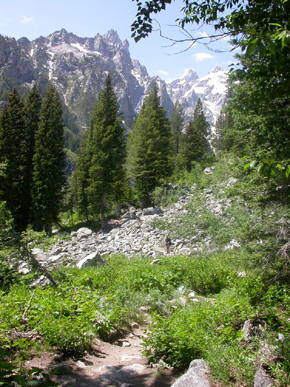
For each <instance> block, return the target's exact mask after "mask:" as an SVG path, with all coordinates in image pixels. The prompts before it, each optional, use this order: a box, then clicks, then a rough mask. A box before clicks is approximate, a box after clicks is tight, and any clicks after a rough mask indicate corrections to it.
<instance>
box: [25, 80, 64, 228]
mask: <svg viewBox="0 0 290 387" xmlns="http://www.w3.org/2000/svg"><path fill="white" fill-rule="evenodd" d="M63 129H64V125H63V122H62V109H61V102H60V99H59V96H58V93H57V91H56V89H55V88H54V87H51V88H50V89H49V90H48V92H47V93H46V95H45V99H44V101H43V105H42V108H41V112H40V123H39V128H38V131H37V133H36V137H35V153H34V156H33V192H32V202H33V207H32V212H33V216H32V218H33V224H34V227H35V228H36V229H38V230H42V229H45V231H46V232H47V233H51V227H52V223H53V222H54V221H57V220H58V214H59V212H60V209H61V204H62V200H63V194H64V190H63V188H64V185H65V181H66V179H65V173H64V167H65V151H64V134H63Z"/></svg>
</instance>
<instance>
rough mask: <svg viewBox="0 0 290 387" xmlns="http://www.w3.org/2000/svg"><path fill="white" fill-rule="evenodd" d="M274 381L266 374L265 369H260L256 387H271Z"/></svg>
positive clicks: (256, 378)
mask: <svg viewBox="0 0 290 387" xmlns="http://www.w3.org/2000/svg"><path fill="white" fill-rule="evenodd" d="M271 386H273V382H272V379H271V378H270V377H269V376H268V375H267V374H266V372H265V370H264V369H263V368H260V369H258V371H257V372H256V375H255V382H254V387H271Z"/></svg>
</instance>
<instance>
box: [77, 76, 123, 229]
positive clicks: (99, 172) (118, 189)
mask: <svg viewBox="0 0 290 387" xmlns="http://www.w3.org/2000/svg"><path fill="white" fill-rule="evenodd" d="M118 114H119V104H118V102H117V97H116V95H115V93H114V90H113V85H112V79H111V77H110V76H108V77H107V79H106V81H105V88H104V89H103V90H102V92H101V93H100V94H99V100H98V103H97V104H96V105H95V107H94V110H93V112H92V116H91V124H90V128H89V130H88V131H87V134H86V137H85V141H84V143H83V144H82V148H81V152H80V157H79V160H78V163H77V169H76V172H75V175H76V179H77V185H76V191H77V194H78V200H77V201H78V205H79V209H80V212H81V213H84V214H85V215H86V216H88V213H92V214H101V219H102V227H103V228H104V227H105V215H106V214H107V213H109V212H110V210H111V208H112V206H113V204H114V203H118V202H120V201H121V199H122V198H123V196H124V186H125V171H124V166H123V164H124V162H125V142H124V133H123V127H122V126H121V122H120V118H119V116H118Z"/></svg>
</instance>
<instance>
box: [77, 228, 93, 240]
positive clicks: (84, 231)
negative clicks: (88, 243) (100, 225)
mask: <svg viewBox="0 0 290 387" xmlns="http://www.w3.org/2000/svg"><path fill="white" fill-rule="evenodd" d="M92 234H93V232H92V230H90V229H89V228H87V227H82V228H80V229H78V230H77V232H76V237H77V238H78V239H83V238H88V237H89V236H91V235H92Z"/></svg>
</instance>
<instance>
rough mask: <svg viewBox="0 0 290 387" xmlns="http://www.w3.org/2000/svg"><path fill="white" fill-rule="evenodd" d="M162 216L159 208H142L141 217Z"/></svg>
mask: <svg viewBox="0 0 290 387" xmlns="http://www.w3.org/2000/svg"><path fill="white" fill-rule="evenodd" d="M159 214H162V210H161V208H159V207H148V208H144V210H143V215H159Z"/></svg>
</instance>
